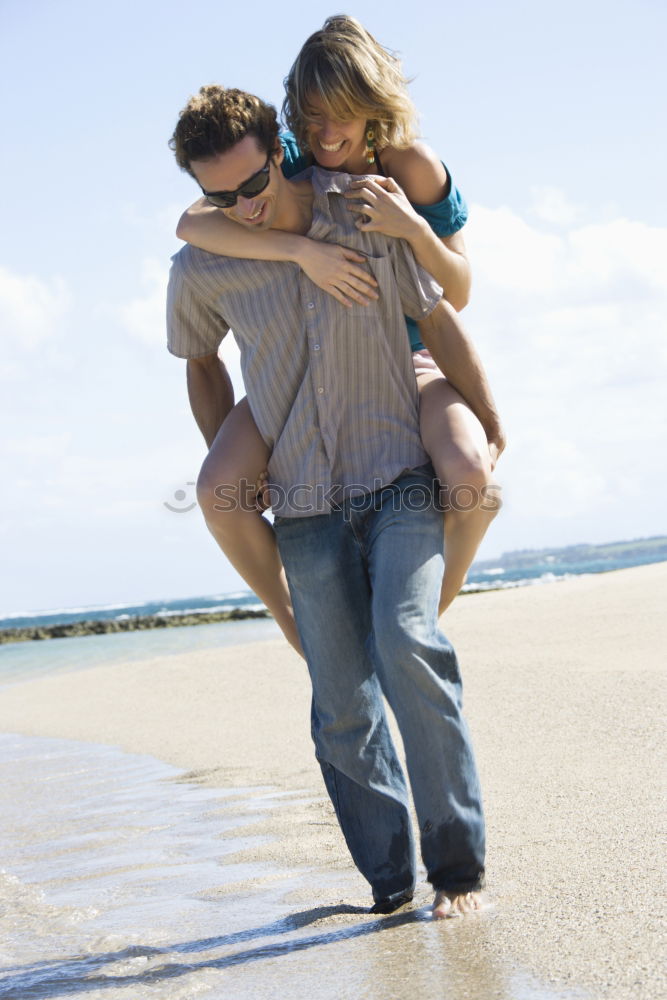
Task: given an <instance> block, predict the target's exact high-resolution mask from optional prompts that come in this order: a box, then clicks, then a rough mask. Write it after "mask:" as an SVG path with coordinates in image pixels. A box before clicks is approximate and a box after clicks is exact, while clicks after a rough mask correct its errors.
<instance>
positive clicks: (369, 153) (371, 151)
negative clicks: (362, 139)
mask: <svg viewBox="0 0 667 1000" xmlns="http://www.w3.org/2000/svg"><path fill="white" fill-rule="evenodd" d="M366 163H368V164H369V165H370V164H372V163H375V132H374V131H373V129H372V128H369V129H367V130H366Z"/></svg>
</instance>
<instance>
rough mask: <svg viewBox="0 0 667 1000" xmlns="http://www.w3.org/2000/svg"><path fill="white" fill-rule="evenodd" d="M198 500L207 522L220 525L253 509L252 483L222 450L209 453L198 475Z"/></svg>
mask: <svg viewBox="0 0 667 1000" xmlns="http://www.w3.org/2000/svg"><path fill="white" fill-rule="evenodd" d="M197 500H198V502H199V506H200V507H201V510H202V513H203V515H204V517H205V519H206V522H207V523H211V522H214V523H215V524H216V525H218V526H222V525H224V524H229V522H230V521H232V520H233V519H235V518H237V517H238V516H239V515H240V516H243V515H245V514H247V513H249V512H254V511H256V505H255V484H254V483H249V482H248V480H247V478H245V477H244V475H243V470H242V469H238V468H236V467H235V465H234V463H233V462H230V461H228V459H227V456H225V454H224V452H219V453H214V452H209V454H208V456H207V457H206V459H205V460H204V463H203V465H202V467H201V470H200V472H199V476H198V478H197ZM230 526H231V525H230Z"/></svg>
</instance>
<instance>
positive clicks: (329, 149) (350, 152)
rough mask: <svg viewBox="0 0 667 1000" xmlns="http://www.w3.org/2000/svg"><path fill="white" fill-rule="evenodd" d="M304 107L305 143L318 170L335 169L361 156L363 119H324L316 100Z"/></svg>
mask: <svg viewBox="0 0 667 1000" xmlns="http://www.w3.org/2000/svg"><path fill="white" fill-rule="evenodd" d="M306 107H307V108H308V116H307V130H308V142H309V144H310V148H311V150H312V152H313V156H314V157H315V159H316V160H317V162H318V163H319V165H320V166H321V167H325V168H326V169H327V170H336V169H337V168H341V167H343V165H345V164H346V163H347V162H348V161H349V160H350V159H352V160H355V159H359V158H360V157H363V156H364V152H365V149H366V120H365V119H364V118H352V119H350V120H348V121H344V122H342V121H336V120H335V119H333V118H327V115H326V113H325V111H324V108H323V106H322V101H321V100H320V99H319V98H318V97H312V98H311V99H310V100H309V101H308V103H307V105H306Z"/></svg>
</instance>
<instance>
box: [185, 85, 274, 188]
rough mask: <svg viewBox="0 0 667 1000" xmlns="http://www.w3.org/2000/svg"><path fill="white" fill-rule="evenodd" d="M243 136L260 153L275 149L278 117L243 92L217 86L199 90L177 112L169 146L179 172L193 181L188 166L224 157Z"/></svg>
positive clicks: (272, 110)
mask: <svg viewBox="0 0 667 1000" xmlns="http://www.w3.org/2000/svg"><path fill="white" fill-rule="evenodd" d="M246 135H254V136H255V138H256V139H257V142H258V144H259V147H260V149H262V150H263V152H265V153H267V154H268V153H269V152H270V151H271V150H273V149H275V148H276V146H277V145H278V116H277V113H276V109H275V108H274V107H273V106H272V105H271V104H266V103H265V102H264V101H262V100H260V98H259V97H255V95H254V94H248V93H246V92H245V91H244V90H238V89H235V88H232V89H229V90H228V89H226V88H225V87H219V86H217V84H210V85H209V86H208V87H201V89H200V90H199V93H198V94H196V95H195V96H194V97H191V98H190V100H189V101H188V103H187V104H186V106H185V107H184V108H183V110H182V111H181V113H180V115H179V118H178V123H177V125H176V128H175V130H174V134H173V135H172V137H171V139H170V140H169V146H170V148H171V149H173V151H174V155H175V156H176V162H177V163H178V165H179V167H181V169H182V170H187V172H188V173H189V174H191V175H192V176H193V177H194V174H193V173H192V169H191V167H190V164H191V162H192V161H193V160H194V161H197V160H209V159H212V158H213V157H214V156H217V155H218V153H226V152H227V151H228V150H229V149H231V148H232V146H235V145H236V143H237V142H240V141H241V139H245V137H246Z"/></svg>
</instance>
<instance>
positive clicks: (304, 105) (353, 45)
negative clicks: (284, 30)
mask: <svg viewBox="0 0 667 1000" xmlns="http://www.w3.org/2000/svg"><path fill="white" fill-rule="evenodd" d="M407 84H408V80H406V78H405V77H404V76H403V72H402V69H401V63H400V60H399V59H398V58H397V56H396V55H395V54H394V53H392V52H389V51H388V50H387V49H385V48H383V46H382V45H380V43H379V42H377V41H376V40H375V39H374V38H373V36H372V35H371V34H370V32H368V31H366V29H365V28H364V27H363V25H361V24H360V23H359V21H357V20H356V19H355V18H354V17H349V16H348V15H347V14H336V15H335V16H334V17H329V18H327V20H326V21H325V22H324V26H323V28H322V29H321V30H320V31H316V32H315V34H313V35H311V36H310V38H309V39H308V40H307V41H306V42H305V44H304V46H303V48H302V49H301V51H300V52H299V54H298V56H297V57H296V60H295V62H294V65H293V66H292V68H291V70H290V71H289V74H288V76H287V77H286V78H285V91H286V97H285V100H284V103H283V118H284V119H285V122H286V124H287V125H288V126H289V128H291V130H292V131H293V132H294V134H295V136H296V138H297V142H298V143H299V146H300V147H301V149H303V150H307V149H308V148H309V144H308V131H307V129H308V111H309V103H308V102H309V101H310V100H312V99H313V98H314V97H316V98H318V99H319V100H320V101H321V103H322V106H323V108H324V111H325V113H326V115H327V116H328V117H330V118H332V119H334V120H336V121H349V120H350V119H352V118H364V119H365V120H366V122H367V124H368V127H369V128H372V129H373V133H374V137H375V144H376V146H377V147H378V148H379V149H383V148H384V147H385V146H395V147H396V148H397V149H405V148H406V147H407V146H410V145H411V144H412V142H413V141H414V140H415V139H416V137H417V135H418V131H417V109H416V108H415V106H414V104H413V103H412V101H411V99H410V97H409V95H408V92H407Z"/></svg>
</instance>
